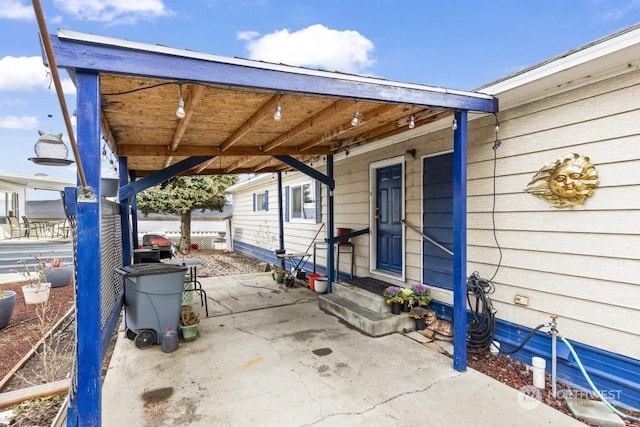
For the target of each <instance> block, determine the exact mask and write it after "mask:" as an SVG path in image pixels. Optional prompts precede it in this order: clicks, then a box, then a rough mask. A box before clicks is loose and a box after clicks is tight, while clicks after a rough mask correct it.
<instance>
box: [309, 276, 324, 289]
mask: <svg viewBox="0 0 640 427" xmlns="http://www.w3.org/2000/svg"><path fill="white" fill-rule="evenodd" d="M307 277H308V278H309V289H311V290H312V291H315V290H316V278H318V277H322V274H318V273H311V274H307Z"/></svg>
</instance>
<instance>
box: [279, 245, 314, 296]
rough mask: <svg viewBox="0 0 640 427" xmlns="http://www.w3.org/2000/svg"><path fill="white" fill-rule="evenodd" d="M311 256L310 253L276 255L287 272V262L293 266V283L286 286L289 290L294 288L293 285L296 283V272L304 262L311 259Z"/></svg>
mask: <svg viewBox="0 0 640 427" xmlns="http://www.w3.org/2000/svg"><path fill="white" fill-rule="evenodd" d="M310 256H311V254H310V253H307V252H293V253H284V254H276V258H278V259H279V260H280V263H281V264H282V269H283V270H285V271H286V268H285V263H286V261H289V262H290V264H291V272H292V273H293V278H294V280H293V281H292V282H291V284H286V281H285V284H286V287H287V288H289V287H291V286H293V283H294V282H295V272H296V270H298V269H299V268H300V265H302V262H303V261H304V260H305V259H307V258H309V257H310Z"/></svg>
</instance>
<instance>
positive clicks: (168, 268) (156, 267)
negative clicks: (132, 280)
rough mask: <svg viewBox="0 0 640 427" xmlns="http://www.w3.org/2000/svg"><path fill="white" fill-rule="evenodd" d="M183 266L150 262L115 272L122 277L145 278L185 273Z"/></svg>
mask: <svg viewBox="0 0 640 427" xmlns="http://www.w3.org/2000/svg"><path fill="white" fill-rule="evenodd" d="M186 270H187V267H185V266H184V265H174V264H165V263H162V262H151V263H144V264H131V265H128V266H126V267H122V268H121V269H120V268H118V269H116V271H117V272H118V273H120V274H122V275H125V276H130V277H135V276H146V275H152V274H166V273H178V272H181V271H186Z"/></svg>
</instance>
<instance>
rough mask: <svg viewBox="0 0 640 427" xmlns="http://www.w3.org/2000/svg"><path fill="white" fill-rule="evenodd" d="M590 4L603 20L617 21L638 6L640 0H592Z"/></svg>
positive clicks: (639, 5)
mask: <svg viewBox="0 0 640 427" xmlns="http://www.w3.org/2000/svg"><path fill="white" fill-rule="evenodd" d="M591 6H592V7H593V8H594V9H595V12H596V14H597V15H598V16H599V17H600V19H601V20H603V21H608V22H612V21H618V20H620V19H622V18H624V17H625V16H627V15H628V14H631V13H634V12H635V11H636V10H638V9H639V8H640V0H625V1H620V0H592V1H591Z"/></svg>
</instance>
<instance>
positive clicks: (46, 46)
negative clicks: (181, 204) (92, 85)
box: [32, 0, 97, 197]
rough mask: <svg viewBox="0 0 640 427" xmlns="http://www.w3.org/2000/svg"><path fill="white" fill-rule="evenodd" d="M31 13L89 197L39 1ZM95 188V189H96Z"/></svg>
mask: <svg viewBox="0 0 640 427" xmlns="http://www.w3.org/2000/svg"><path fill="white" fill-rule="evenodd" d="M32 4H33V11H34V13H35V15H36V20H37V21H38V29H39V31H40V39H41V41H42V47H43V48H44V53H45V56H46V57H47V62H49V70H51V77H52V79H53V84H54V86H55V87H56V95H58V103H59V104H60V109H61V110H62V117H63V118H64V124H65V127H66V128H67V135H69V142H70V143H71V150H72V151H73V157H74V158H75V160H76V165H77V167H78V177H79V178H80V184H81V185H82V191H83V192H84V195H85V197H89V194H90V191H89V186H88V185H87V178H86V176H85V174H84V168H83V167H82V160H81V159H80V151H78V144H77V143H76V136H75V134H74V133H73V126H72V125H71V117H69V109H68V108H67V101H66V100H65V99H64V91H63V90H62V82H61V81H60V74H58V65H57V64H56V58H55V56H54V54H53V47H52V46H51V40H50V39H49V32H48V31H47V23H46V22H45V20H44V12H43V11H42V5H41V4H40V1H39V0H33V1H32ZM96 188H97V187H96ZM96 192H97V191H96Z"/></svg>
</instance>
